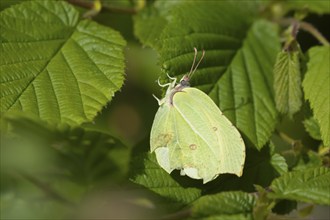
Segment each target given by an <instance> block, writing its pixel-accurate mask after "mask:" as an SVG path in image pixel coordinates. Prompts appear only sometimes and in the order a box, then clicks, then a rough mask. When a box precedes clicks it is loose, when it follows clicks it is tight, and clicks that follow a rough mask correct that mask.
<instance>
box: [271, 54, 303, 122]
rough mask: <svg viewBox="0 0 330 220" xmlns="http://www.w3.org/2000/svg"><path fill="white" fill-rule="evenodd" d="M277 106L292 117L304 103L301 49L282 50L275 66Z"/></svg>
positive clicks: (280, 110)
mask: <svg viewBox="0 0 330 220" xmlns="http://www.w3.org/2000/svg"><path fill="white" fill-rule="evenodd" d="M274 90H275V103H276V108H277V109H278V111H279V112H281V113H283V114H288V115H289V116H290V117H292V115H293V114H294V113H296V112H297V111H299V109H300V107H301V104H302V100H301V99H302V91H301V74H300V64H299V51H281V52H279V53H278V55H277V59H276V63H275V67H274Z"/></svg>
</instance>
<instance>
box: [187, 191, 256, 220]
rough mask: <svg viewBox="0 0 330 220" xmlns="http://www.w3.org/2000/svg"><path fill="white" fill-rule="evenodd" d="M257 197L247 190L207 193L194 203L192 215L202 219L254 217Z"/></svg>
mask: <svg viewBox="0 0 330 220" xmlns="http://www.w3.org/2000/svg"><path fill="white" fill-rule="evenodd" d="M255 203H256V201H255V197H254V196H253V195H251V194H249V193H245V192H238V191H237V192H235V191H233V192H223V193H218V194H215V195H207V196H203V197H201V198H199V199H198V200H196V201H195V202H194V203H192V208H191V215H192V217H193V218H197V219H201V218H205V217H209V218H212V219H226V220H227V219H232V220H234V219H242V220H243V219H246V220H248V219H251V220H252V219H253V218H252V211H253V206H254V205H255Z"/></svg>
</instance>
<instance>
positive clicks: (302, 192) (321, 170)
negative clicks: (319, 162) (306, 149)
mask: <svg viewBox="0 0 330 220" xmlns="http://www.w3.org/2000/svg"><path fill="white" fill-rule="evenodd" d="M329 179H330V169H329V168H325V167H318V168H313V169H307V170H306V169H305V170H301V171H295V172H290V173H287V174H285V175H283V176H281V177H279V178H277V179H275V180H274V181H273V182H272V184H271V185H270V189H271V190H272V193H270V194H269V195H270V196H271V197H272V198H276V199H290V200H297V201H301V202H307V203H316V204H325V205H330V194H329V191H330V185H329Z"/></svg>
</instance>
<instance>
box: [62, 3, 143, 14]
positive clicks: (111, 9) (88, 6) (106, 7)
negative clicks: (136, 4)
mask: <svg viewBox="0 0 330 220" xmlns="http://www.w3.org/2000/svg"><path fill="white" fill-rule="evenodd" d="M67 2H69V3H70V4H72V5H75V6H79V7H82V8H86V9H90V10H92V9H93V5H94V4H93V2H87V1H84V0H67ZM101 10H102V11H108V12H112V13H123V14H136V13H137V9H135V8H121V7H113V6H109V5H102V9H101Z"/></svg>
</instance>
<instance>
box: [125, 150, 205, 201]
mask: <svg viewBox="0 0 330 220" xmlns="http://www.w3.org/2000/svg"><path fill="white" fill-rule="evenodd" d="M131 171H132V173H131V175H130V176H131V180H132V181H133V182H134V183H137V184H139V185H142V186H144V187H146V188H148V189H149V190H151V191H153V192H155V193H157V194H159V195H161V196H162V197H164V198H167V199H169V200H170V202H172V203H176V205H177V206H182V205H187V204H189V203H191V202H192V201H194V200H196V199H197V198H199V197H200V196H201V190H200V189H198V188H193V187H183V186H181V185H180V184H179V183H178V182H177V181H175V180H174V179H173V177H172V176H171V175H169V174H168V173H166V171H165V170H163V169H162V168H161V167H160V166H159V165H158V163H157V161H156V157H155V154H151V153H143V154H140V155H136V156H135V157H134V159H133V162H132V170H131ZM181 178H182V177H181Z"/></svg>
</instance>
